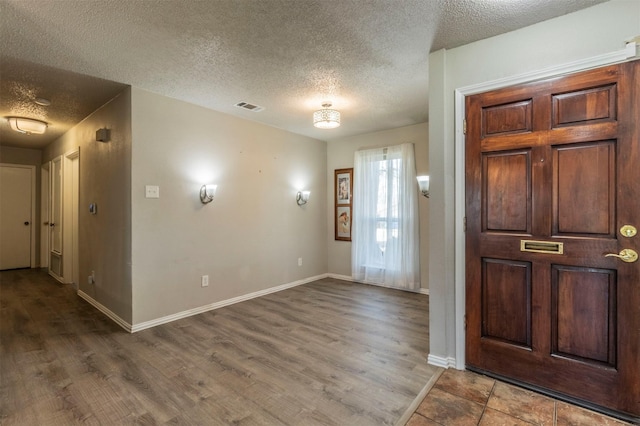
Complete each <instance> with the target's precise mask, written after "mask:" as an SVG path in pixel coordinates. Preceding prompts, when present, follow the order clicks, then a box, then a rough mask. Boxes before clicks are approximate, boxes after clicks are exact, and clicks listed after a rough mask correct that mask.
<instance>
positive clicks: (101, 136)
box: [96, 128, 111, 142]
mask: <svg viewBox="0 0 640 426" xmlns="http://www.w3.org/2000/svg"><path fill="white" fill-rule="evenodd" d="M110 140H111V130H110V129H106V128H102V129H98V130H96V142H109V141H110Z"/></svg>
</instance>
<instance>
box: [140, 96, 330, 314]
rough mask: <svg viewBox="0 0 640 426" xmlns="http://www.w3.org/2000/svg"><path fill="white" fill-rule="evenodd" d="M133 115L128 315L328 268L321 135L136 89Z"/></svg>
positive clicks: (220, 297)
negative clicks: (304, 196)
mask: <svg viewBox="0 0 640 426" xmlns="http://www.w3.org/2000/svg"><path fill="white" fill-rule="evenodd" d="M132 114H133V115H132V117H133V151H132V170H133V174H132V182H131V203H132V207H133V212H132V213H133V214H132V229H133V240H132V241H133V259H132V261H133V324H134V326H135V325H136V324H140V323H143V322H146V321H152V320H155V319H158V318H162V317H165V316H169V315H173V314H177V313H180V312H184V311H187V310H190V309H197V308H198V307H201V306H205V305H208V304H213V303H216V302H219V301H224V300H227V299H230V298H234V297H238V296H242V295H246V294H249V293H252V292H256V291H261V290H265V289H269V288H271V287H274V286H278V285H283V284H288V283H293V282H296V281H298V280H303V279H305V278H309V277H313V276H317V275H321V274H324V273H326V271H327V242H326V241H327V240H326V233H327V229H326V219H325V215H326V199H327V196H326V190H327V189H326V171H327V160H326V155H327V154H326V151H327V147H326V143H325V142H323V141H319V140H315V139H310V138H308V137H303V136H299V135H295V134H292V133H289V132H286V131H283V130H279V129H276V128H273V127H268V126H265V125H262V124H258V123H255V122H251V121H247V120H243V119H239V118H235V117H233V116H230V115H226V114H222V113H219V112H216V111H212V110H209V109H205V108H201V107H198V106H195V105H192V104H188V103H185V102H181V101H177V100H173V99H169V98H166V97H162V96H159V95H155V94H153V93H149V92H146V91H143V90H140V89H136V88H134V89H133V96H132ZM204 183H215V184H217V185H218V190H217V194H216V198H215V200H214V201H213V202H212V203H210V204H207V205H203V204H201V203H200V199H199V196H198V193H199V190H200V186H201V185H202V184H204ZM145 185H158V186H159V187H160V198H159V199H147V198H145ZM299 189H307V190H310V191H311V199H310V201H309V203H308V204H307V205H306V206H304V207H299V206H298V205H297V204H296V202H295V195H296V193H297V191H298V190H299ZM299 257H302V259H303V264H302V266H298V258H299ZM202 275H209V286H208V287H206V288H203V287H201V285H200V282H201V276H202Z"/></svg>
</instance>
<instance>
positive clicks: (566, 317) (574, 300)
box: [551, 265, 617, 368]
mask: <svg viewBox="0 0 640 426" xmlns="http://www.w3.org/2000/svg"><path fill="white" fill-rule="evenodd" d="M551 282H552V287H551V288H552V302H551V306H552V314H551V317H552V339H551V340H552V351H553V353H554V354H555V355H559V356H564V357H569V358H574V359H577V360H579V361H581V362H586V363H596V364H600V365H603V366H607V367H611V368H615V366H616V334H615V330H616V328H617V327H616V316H617V311H616V295H617V292H616V273H615V271H611V270H606V269H594V268H577V267H568V266H558V265H554V266H553V267H552V281H551Z"/></svg>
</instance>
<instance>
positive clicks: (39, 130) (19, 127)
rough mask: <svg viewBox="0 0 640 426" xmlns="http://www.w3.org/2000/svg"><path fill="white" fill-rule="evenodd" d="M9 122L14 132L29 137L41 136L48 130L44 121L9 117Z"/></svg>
mask: <svg viewBox="0 0 640 426" xmlns="http://www.w3.org/2000/svg"><path fill="white" fill-rule="evenodd" d="M8 120H9V125H10V126H11V128H12V129H13V130H15V131H16V132H20V133H24V134H27V135H41V134H43V133H44V132H45V131H46V130H47V123H45V122H44V121H40V120H34V119H32V118H23V117H8Z"/></svg>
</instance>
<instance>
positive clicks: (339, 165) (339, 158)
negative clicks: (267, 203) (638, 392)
mask: <svg viewBox="0 0 640 426" xmlns="http://www.w3.org/2000/svg"><path fill="white" fill-rule="evenodd" d="M428 136H429V126H428V125H427V123H422V124H416V125H412V126H406V127H400V128H397V129H392V130H384V131H380V132H374V133H367V134H364V135H358V136H352V137H348V138H342V139H338V140H334V141H330V142H328V144H327V178H326V181H327V188H329V191H328V193H327V228H328V237H327V238H328V247H329V253H328V262H329V273H331V274H336V275H343V276H348V277H350V276H351V242H349V241H336V240H335V234H334V226H335V218H334V216H335V213H334V208H335V205H334V202H335V201H334V200H335V194H334V193H333V185H334V170H336V169H345V168H351V167H353V160H354V154H355V152H356V151H357V150H360V149H367V148H375V147H384V146H391V145H399V144H402V143H407V142H409V143H413V144H414V146H415V154H416V172H417V174H418V175H423V174H429V167H428V162H429V157H428ZM418 207H419V211H420V265H421V268H420V269H421V270H420V279H421V287H422V289H428V288H429V280H428V279H429V269H428V259H429V245H428V242H429V228H428V224H429V199H427V198H425V197H423V196H420V197H419V202H418Z"/></svg>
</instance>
